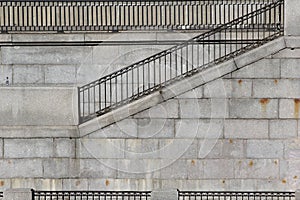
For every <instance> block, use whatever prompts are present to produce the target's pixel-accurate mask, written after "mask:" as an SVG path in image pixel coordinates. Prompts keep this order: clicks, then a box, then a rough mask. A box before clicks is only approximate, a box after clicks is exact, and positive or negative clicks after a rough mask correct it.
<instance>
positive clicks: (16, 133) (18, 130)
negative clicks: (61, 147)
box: [0, 126, 77, 138]
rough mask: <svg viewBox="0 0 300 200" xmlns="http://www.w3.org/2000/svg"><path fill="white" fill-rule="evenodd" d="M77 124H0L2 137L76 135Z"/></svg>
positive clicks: (0, 136)
mask: <svg viewBox="0 0 300 200" xmlns="http://www.w3.org/2000/svg"><path fill="white" fill-rule="evenodd" d="M76 136H77V129H76V127H75V126H0V138H16V137H17V138H43V137H45V138H47V137H48V138H49V137H54V138H55V137H76Z"/></svg>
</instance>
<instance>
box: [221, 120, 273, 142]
mask: <svg viewBox="0 0 300 200" xmlns="http://www.w3.org/2000/svg"><path fill="white" fill-rule="evenodd" d="M224 137H225V138H240V139H252V138H253V139H255V138H257V139H258V138H265V139H267V138H268V137H269V136H268V121H267V120H226V121H225V127H224Z"/></svg>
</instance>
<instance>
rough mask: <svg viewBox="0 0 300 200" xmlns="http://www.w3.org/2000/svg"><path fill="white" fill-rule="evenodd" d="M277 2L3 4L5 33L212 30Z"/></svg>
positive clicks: (65, 0) (0, 22) (48, 0)
mask: <svg viewBox="0 0 300 200" xmlns="http://www.w3.org/2000/svg"><path fill="white" fill-rule="evenodd" d="M274 1H275V0H201V1H191V0H185V1H183V0H178V1H175V0H167V1H165V0H129V1H113V0H81V1H78V0H29V1H25V0H0V31H1V32H2V33H7V32H25V31H31V32H39V31H48V32H49V31H54V32H65V31H67V32H68V31H72V32H73V31H75V32H76V31H85V32H86V31H125V30H199V29H212V28H216V27H217V26H218V25H220V24H225V23H228V22H229V21H232V20H233V19H236V18H237V17H239V16H243V15H245V14H247V13H250V12H253V11H255V10H258V9H260V8H262V7H264V6H265V5H268V4H270V3H273V2H274Z"/></svg>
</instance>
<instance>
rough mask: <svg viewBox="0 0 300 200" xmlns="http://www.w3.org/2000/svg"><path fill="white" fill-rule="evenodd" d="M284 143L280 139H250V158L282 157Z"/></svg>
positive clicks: (248, 150) (248, 153)
mask: <svg viewBox="0 0 300 200" xmlns="http://www.w3.org/2000/svg"><path fill="white" fill-rule="evenodd" d="M283 151H284V144H283V142H282V141H280V140H274V141H271V140H248V141H247V157H248V158H282V157H283Z"/></svg>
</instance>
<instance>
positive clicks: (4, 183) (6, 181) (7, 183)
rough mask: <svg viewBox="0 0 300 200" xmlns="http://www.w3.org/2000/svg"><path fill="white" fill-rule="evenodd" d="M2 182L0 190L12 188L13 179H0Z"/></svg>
mask: <svg viewBox="0 0 300 200" xmlns="http://www.w3.org/2000/svg"><path fill="white" fill-rule="evenodd" d="M0 183H1V186H0V190H1V191H4V190H7V189H10V188H12V187H11V179H2V178H1V179H0Z"/></svg>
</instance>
